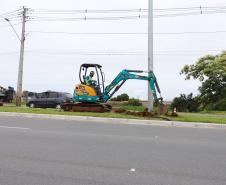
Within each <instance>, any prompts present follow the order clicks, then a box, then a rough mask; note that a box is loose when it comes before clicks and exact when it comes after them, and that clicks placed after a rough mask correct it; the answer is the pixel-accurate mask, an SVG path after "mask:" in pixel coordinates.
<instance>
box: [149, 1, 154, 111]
mask: <svg viewBox="0 0 226 185" xmlns="http://www.w3.org/2000/svg"><path fill="white" fill-rule="evenodd" d="M148 71H153V0H148ZM153 104H154V99H153V94H152V91H151V88H150V85H149V83H148V111H149V112H151V111H153Z"/></svg>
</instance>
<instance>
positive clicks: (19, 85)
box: [16, 7, 27, 106]
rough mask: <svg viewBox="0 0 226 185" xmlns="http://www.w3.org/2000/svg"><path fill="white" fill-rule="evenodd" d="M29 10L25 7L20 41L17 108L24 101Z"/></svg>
mask: <svg viewBox="0 0 226 185" xmlns="http://www.w3.org/2000/svg"><path fill="white" fill-rule="evenodd" d="M26 13H27V9H26V8H25V7H23V18H22V19H23V22H22V34H21V39H20V61H19V67H18V79H17V93H16V106H21V99H22V94H23V90H22V84H23V63H24V41H25V22H26Z"/></svg>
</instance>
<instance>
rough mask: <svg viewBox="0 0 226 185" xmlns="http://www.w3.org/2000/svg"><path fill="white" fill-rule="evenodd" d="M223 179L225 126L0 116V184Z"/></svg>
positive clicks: (144, 184)
mask: <svg viewBox="0 0 226 185" xmlns="http://www.w3.org/2000/svg"><path fill="white" fill-rule="evenodd" d="M77 184H79V185H225V184H226V131H225V130H220V129H200V128H199V129H198V128H194V129H193V128H175V127H158V126H145V125H142V126H141V125H125V124H117V122H116V123H111V124H110V123H108V124H104V123H95V122H92V123H91V122H85V121H66V120H53V119H39V118H23V117H12V116H2V115H1V116H0V185H77Z"/></svg>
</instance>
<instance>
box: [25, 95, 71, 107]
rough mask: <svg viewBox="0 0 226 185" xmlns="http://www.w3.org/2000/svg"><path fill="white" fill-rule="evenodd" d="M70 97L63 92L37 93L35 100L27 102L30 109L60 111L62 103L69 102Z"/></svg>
mask: <svg viewBox="0 0 226 185" xmlns="http://www.w3.org/2000/svg"><path fill="white" fill-rule="evenodd" d="M71 99H72V95H71V94H70V93H65V92H54V91H47V92H43V93H37V94H36V96H35V98H32V99H30V100H29V101H28V102H27V104H26V105H27V106H28V107H30V108H57V109H60V108H61V107H62V104H63V103H64V102H70V100H71Z"/></svg>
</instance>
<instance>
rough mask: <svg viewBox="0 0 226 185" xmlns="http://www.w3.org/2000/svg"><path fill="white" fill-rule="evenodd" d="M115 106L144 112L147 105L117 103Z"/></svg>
mask: <svg viewBox="0 0 226 185" xmlns="http://www.w3.org/2000/svg"><path fill="white" fill-rule="evenodd" d="M113 108H120V109H125V110H130V111H139V112H142V111H144V109H145V107H143V106H131V105H115V106H113Z"/></svg>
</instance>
